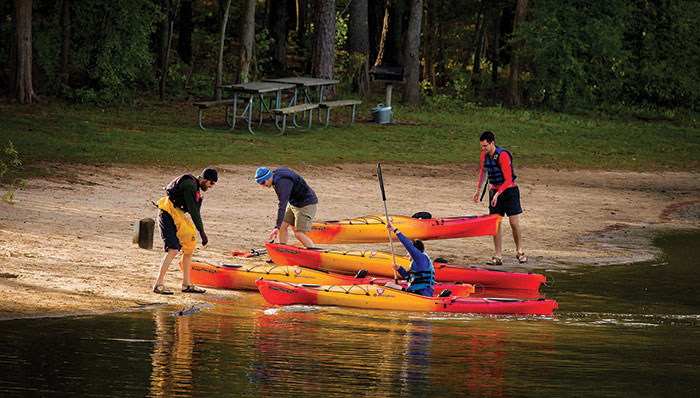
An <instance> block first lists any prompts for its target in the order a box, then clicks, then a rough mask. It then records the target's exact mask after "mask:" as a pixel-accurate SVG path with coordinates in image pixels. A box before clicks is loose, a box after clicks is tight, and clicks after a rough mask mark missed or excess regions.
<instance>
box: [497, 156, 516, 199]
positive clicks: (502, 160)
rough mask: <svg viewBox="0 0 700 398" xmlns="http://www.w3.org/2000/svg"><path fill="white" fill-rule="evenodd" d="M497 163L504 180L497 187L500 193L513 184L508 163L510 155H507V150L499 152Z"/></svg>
mask: <svg viewBox="0 0 700 398" xmlns="http://www.w3.org/2000/svg"><path fill="white" fill-rule="evenodd" d="M498 164H499V165H500V166H501V170H503V178H504V179H505V182H504V183H503V184H501V187H500V188H498V194H499V195H500V194H502V193H503V191H505V190H506V189H508V188H510V187H511V186H512V185H513V172H512V170H513V168H512V167H511V165H510V155H508V152H506V151H502V152H501V156H499V157H498Z"/></svg>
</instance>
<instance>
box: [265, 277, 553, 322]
mask: <svg viewBox="0 0 700 398" xmlns="http://www.w3.org/2000/svg"><path fill="white" fill-rule="evenodd" d="M256 284H257V286H258V290H260V293H261V294H262V296H263V298H264V299H265V301H267V302H268V303H270V304H274V305H292V304H306V305H335V306H343V307H354V308H367V309H381V310H399V311H414V312H461V313H474V314H503V315H505V314H529V315H550V314H551V313H552V312H553V311H554V310H555V309H557V308H558V304H557V302H556V301H554V300H543V299H538V300H519V299H501V298H467V297H458V296H453V297H425V296H420V295H417V294H413V293H408V292H405V291H401V290H396V289H391V288H387V287H384V286H377V285H345V286H342V285H341V286H339V285H334V286H319V285H309V284H294V283H286V282H275V281H269V280H262V279H261V280H258V281H256Z"/></svg>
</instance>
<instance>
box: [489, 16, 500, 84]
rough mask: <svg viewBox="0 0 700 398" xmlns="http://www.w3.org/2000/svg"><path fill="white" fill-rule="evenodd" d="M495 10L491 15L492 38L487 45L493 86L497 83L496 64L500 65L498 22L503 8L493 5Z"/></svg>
mask: <svg viewBox="0 0 700 398" xmlns="http://www.w3.org/2000/svg"><path fill="white" fill-rule="evenodd" d="M494 8H495V10H496V11H495V12H494V16H493V18H494V19H493V21H492V23H493V40H492V43H491V46H490V47H489V49H490V51H489V52H490V53H491V82H492V83H493V86H494V87H495V86H496V83H498V66H499V65H500V57H499V55H498V53H499V47H500V42H501V25H500V23H499V21H500V19H501V14H502V12H503V10H501V9H499V8H498V7H494Z"/></svg>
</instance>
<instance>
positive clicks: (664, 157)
mask: <svg viewBox="0 0 700 398" xmlns="http://www.w3.org/2000/svg"><path fill="white" fill-rule="evenodd" d="M393 105H394V106H393V110H394V117H395V119H396V120H395V123H394V124H392V125H378V124H374V123H372V122H371V120H370V109H371V108H372V107H373V106H376V103H371V104H370V103H368V102H367V101H364V103H363V104H362V105H361V106H360V108H359V109H358V112H357V115H358V118H359V122H358V123H356V124H355V125H354V126H349V125H348V124H347V123H346V121H347V120H348V114H349V112H348V111H347V110H342V111H340V112H339V111H338V110H337V109H334V111H333V113H332V114H331V119H332V122H331V126H330V127H329V128H327V129H314V130H312V131H308V130H294V129H292V130H288V133H287V135H285V136H281V137H265V136H259V135H255V136H254V135H251V134H249V133H248V132H247V130H246V129H245V128H244V127H243V126H241V127H237V128H236V130H234V131H233V132H205V131H202V130H200V129H199V128H198V127H197V125H196V122H197V120H196V118H197V113H196V108H195V107H194V106H192V105H189V104H185V103H175V102H173V103H167V104H163V103H158V102H154V101H142V103H141V104H139V105H134V106H130V107H96V106H92V105H90V106H88V105H66V104H63V103H60V102H50V101H44V102H42V103H39V104H34V105H31V106H27V105H17V104H8V103H2V104H0V149H3V148H4V147H5V146H6V145H7V141H8V140H11V141H12V142H13V143H14V146H15V147H16V149H17V150H18V151H19V153H20V158H21V159H22V161H23V163H24V165H25V166H29V167H25V169H24V171H22V172H20V175H21V174H27V173H29V174H31V165H32V163H33V162H35V161H46V160H48V161H60V162H73V163H87V164H91V163H127V164H158V165H181V166H187V167H195V166H196V167H200V166H204V165H209V164H212V165H216V164H223V163H242V164H247V163H251V164H258V163H262V164H278V165H282V164H284V165H291V166H294V165H296V164H300V163H313V164H331V163H339V162H377V161H381V162H408V163H420V164H441V163H463V162H469V163H475V162H476V161H477V159H478V152H479V143H478V137H479V134H480V133H481V132H482V131H483V130H486V129H489V130H492V131H493V132H494V133H495V134H496V142H497V144H499V145H501V146H503V147H505V148H508V149H509V150H510V151H511V153H513V156H514V159H515V162H516V164H528V165H541V166H546V167H570V168H571V167H572V168H593V169H621V170H636V171H664V170H698V169H699V166H700V123H699V122H698V119H697V118H696V117H695V116H693V117H685V118H682V120H678V119H677V120H655V121H648V120H647V121H645V120H640V119H637V118H632V117H627V118H621V117H607V116H578V115H576V116H575V115H568V114H560V113H552V112H538V111H532V110H518V111H511V110H508V109H500V108H483V107H473V106H468V105H465V106H463V107H459V108H456V107H455V106H454V105H452V106H437V105H434V106H423V107H408V106H405V105H402V104H400V103H395V104H393ZM217 112H218V113H219V114H221V113H223V108H218V109H213V110H209V113H208V114H209V115H214V114H217ZM205 115H206V114H205ZM339 115H342V118H343V120H342V122H338V121H339ZM333 120H335V121H336V122H338V123H335V124H333ZM239 123H240V122H239ZM316 126H320V124H318V123H316ZM262 129H263V130H262V131H264V132H273V130H274V127H272V126H270V125H269V123H268V124H267V125H266V126H265V127H263V128H262Z"/></svg>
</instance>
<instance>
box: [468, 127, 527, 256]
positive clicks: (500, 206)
mask: <svg viewBox="0 0 700 398" xmlns="http://www.w3.org/2000/svg"><path fill="white" fill-rule="evenodd" d="M479 142H480V144H481V170H480V171H479V183H478V184H477V186H476V193H474V203H477V202H478V201H479V190H480V188H481V182H482V181H483V180H484V170H486V172H487V173H488V182H486V181H484V183H487V184H488V183H491V189H490V190H489V214H500V215H501V216H504V215H507V216H508V221H509V222H510V228H511V229H512V230H513V240H515V249H516V258H517V259H518V262H520V263H521V264H523V263H526V262H527V257H526V256H525V253H523V250H522V247H521V246H520V225H519V223H518V215H519V214H520V213H522V212H523V209H522V208H521V207H520V189H519V188H518V185H517V184H516V182H515V180H516V176H515V172H514V171H513V156H512V155H511V154H510V152H508V151H507V150H505V149H503V148H500V147H498V146H496V137H495V136H494V134H493V133H492V132H490V131H484V132H483V133H482V134H481V137H479ZM502 242H503V235H502V233H501V228H500V227H499V228H498V232H497V233H496V235H494V236H493V244H494V247H495V254H494V256H493V257H492V258H491V260H490V261H488V262H487V263H486V264H488V265H502V264H503V260H502V255H501V248H502Z"/></svg>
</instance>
